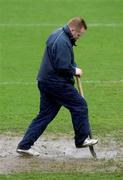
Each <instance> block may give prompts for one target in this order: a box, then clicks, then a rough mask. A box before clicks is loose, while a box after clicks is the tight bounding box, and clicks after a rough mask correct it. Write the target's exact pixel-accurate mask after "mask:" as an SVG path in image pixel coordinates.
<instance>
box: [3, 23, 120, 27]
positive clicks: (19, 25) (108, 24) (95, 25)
mask: <svg viewBox="0 0 123 180" xmlns="http://www.w3.org/2000/svg"><path fill="white" fill-rule="evenodd" d="M63 24H64V23H63ZM36 26H37V27H47V26H51V27H53V26H62V24H61V23H60V24H58V23H57V24H55V23H37V24H36V23H27V24H24V23H22V24H21V23H0V27H36ZM88 26H90V27H123V23H88Z"/></svg>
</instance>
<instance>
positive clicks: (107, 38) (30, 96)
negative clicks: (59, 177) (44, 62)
mask: <svg viewBox="0 0 123 180" xmlns="http://www.w3.org/2000/svg"><path fill="white" fill-rule="evenodd" d="M122 7H123V1H122V0H86V1H85V0H76V1H74V0H66V1H65V0H51V1H48V0H35V1H33V0H0V12H1V13H0V95H1V96H0V132H1V133H3V132H4V133H5V132H8V131H9V132H17V133H23V132H24V130H25V129H26V128H27V126H28V124H29V123H30V122H31V120H32V119H33V118H34V117H35V115H36V114H37V113H38V107H39V105H38V103H39V93H38V90H37V88H36V84H35V78H36V75H37V72H38V69H39V65H40V62H41V57H42V55H43V50H44V47H45V41H46V39H47V37H48V35H49V33H51V32H52V31H53V30H55V29H56V28H58V27H59V26H63V25H64V24H65V23H66V22H67V20H69V19H70V18H72V17H74V16H82V17H84V18H85V19H86V21H87V24H88V31H87V33H86V35H85V36H84V37H83V38H82V39H81V40H79V42H78V43H77V44H78V46H77V47H75V48H74V52H75V59H76V62H77V64H78V66H79V67H81V68H82V69H83V71H84V76H83V78H82V82H83V87H84V93H85V97H86V100H87V102H88V106H89V112H90V113H89V115H90V120H91V124H92V127H93V134H94V135H96V136H104V135H107V134H109V133H110V135H111V136H113V137H116V138H117V139H119V140H120V138H121V137H122V132H123V128H122V127H123V110H122V107H123V100H122V95H123V73H122V71H123V51H122V50H123V40H122V39H123V22H122V19H123V11H122ZM63 126H64V127H65V128H63ZM50 132H53V133H67V134H72V133H73V129H72V125H71V120H70V115H69V113H68V111H67V110H66V109H64V108H62V109H61V111H60V112H59V114H58V116H57V117H56V118H55V120H54V122H52V123H51V125H50V126H49V127H48V129H47V133H50ZM73 179H74V178H73ZM88 179H89V178H88ZM108 179H109V178H108Z"/></svg>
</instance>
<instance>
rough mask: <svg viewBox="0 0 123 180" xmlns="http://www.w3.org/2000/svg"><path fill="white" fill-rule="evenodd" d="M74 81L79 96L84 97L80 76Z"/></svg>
mask: <svg viewBox="0 0 123 180" xmlns="http://www.w3.org/2000/svg"><path fill="white" fill-rule="evenodd" d="M76 81H77V86H78V90H79V93H80V95H81V96H82V97H84V93H83V89H82V84H81V80H80V76H76Z"/></svg>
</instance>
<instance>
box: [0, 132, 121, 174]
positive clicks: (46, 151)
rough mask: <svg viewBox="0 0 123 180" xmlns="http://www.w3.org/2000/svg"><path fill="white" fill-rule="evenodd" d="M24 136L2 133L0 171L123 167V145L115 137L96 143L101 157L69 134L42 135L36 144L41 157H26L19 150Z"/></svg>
mask: <svg viewBox="0 0 123 180" xmlns="http://www.w3.org/2000/svg"><path fill="white" fill-rule="evenodd" d="M20 139H21V137H15V136H7V135H5V136H3V135H0V174H8V173H15V172H30V171H40V172H41V171H43V172H95V171H96V172H100V171H105V172H107V171H108V172H113V171H120V170H122V169H123V146H121V144H120V145H119V143H118V144H117V143H116V141H115V140H114V139H112V140H109V139H108V138H107V139H105V141H104V140H103V142H102V141H101V140H100V141H99V143H98V145H95V151H96V153H97V156H98V158H97V159H94V158H93V157H92V156H91V154H90V151H89V148H82V149H76V148H75V145H74V140H73V139H71V138H70V137H68V136H66V137H57V138H56V137H51V136H50V137H49V136H43V138H40V139H39V140H38V141H37V142H36V143H35V146H34V147H33V148H34V149H35V150H36V151H38V152H40V156H39V157H25V156H21V155H19V154H17V153H16V146H17V144H18V142H19V141H20Z"/></svg>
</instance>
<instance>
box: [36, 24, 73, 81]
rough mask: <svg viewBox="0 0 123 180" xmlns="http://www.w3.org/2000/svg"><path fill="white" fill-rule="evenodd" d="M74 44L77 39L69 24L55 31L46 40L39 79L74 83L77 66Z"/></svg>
mask: <svg viewBox="0 0 123 180" xmlns="http://www.w3.org/2000/svg"><path fill="white" fill-rule="evenodd" d="M73 45H75V40H74V39H73V37H72V34H71V32H70V29H69V27H68V26H67V25H65V26H64V27H62V28H59V29H58V30H56V31H55V32H53V33H52V34H51V35H50V36H49V38H48V40H47V41H46V48H45V52H44V56H43V60H42V63H41V66H40V69H39V72H38V76H37V80H38V81H42V82H56V83H65V82H70V83H72V84H73V83H74V78H73V75H75V67H76V64H75V62H74V53H73Z"/></svg>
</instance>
